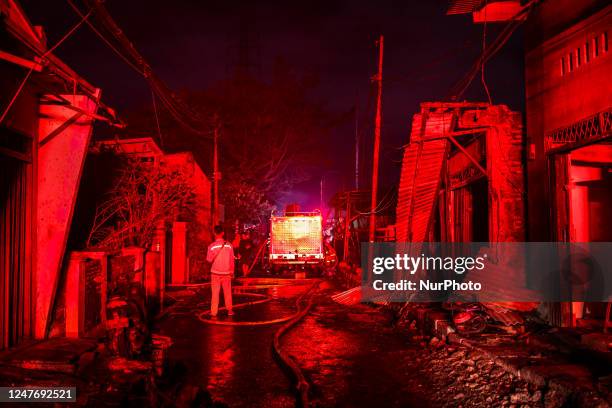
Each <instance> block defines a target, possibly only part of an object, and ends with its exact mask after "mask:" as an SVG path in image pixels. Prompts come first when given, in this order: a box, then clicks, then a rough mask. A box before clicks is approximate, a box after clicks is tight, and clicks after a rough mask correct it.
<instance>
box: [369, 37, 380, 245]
mask: <svg viewBox="0 0 612 408" xmlns="http://www.w3.org/2000/svg"><path fill="white" fill-rule="evenodd" d="M383 50H384V37H383V36H382V34H381V36H380V38H379V39H378V73H377V74H376V77H375V81H376V82H378V97H377V98H376V122H375V127H374V158H373V160H372V162H373V164H372V204H371V206H370V208H371V209H370V236H369V238H370V239H369V241H370V242H374V238H375V235H376V213H375V211H376V207H377V203H376V202H377V195H378V159H379V156H380V123H381V115H382V112H381V109H382V75H383Z"/></svg>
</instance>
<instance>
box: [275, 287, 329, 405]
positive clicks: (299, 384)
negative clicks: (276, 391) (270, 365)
mask: <svg viewBox="0 0 612 408" xmlns="http://www.w3.org/2000/svg"><path fill="white" fill-rule="evenodd" d="M319 283H320V282H317V283H315V284H314V285H312V286H311V287H310V289H309V290H308V291H307V292H306V293H304V294H303V295H302V296H300V298H299V299H298V300H297V301H296V305H297V307H298V311H297V312H296V313H295V315H294V316H293V318H292V319H291V320H289V321H288V322H287V323H285V324H284V325H283V326H282V327H280V328H279V329H278V331H277V332H276V333H275V334H274V341H273V343H272V350H273V351H274V353H275V355H276V356H277V357H278V359H279V360H280V362H281V363H282V364H283V365H284V366H285V367H286V368H287V369H288V370H290V371H291V373H292V375H293V377H294V378H295V381H296V384H295V387H296V389H297V392H298V394H299V400H298V402H299V406H300V407H302V408H308V407H309V406H310V402H309V398H308V393H309V391H310V384H309V383H308V381H306V377H305V376H304V373H303V372H302V369H301V368H300V367H299V366H298V365H297V363H296V362H295V361H294V360H293V359H292V358H291V356H289V354H287V353H285V352H284V351H283V350H282V349H281V344H280V339H281V337H283V336H284V335H285V334H286V333H287V332H288V331H289V330H290V329H291V328H292V327H293V326H295V325H296V324H297V323H298V322H299V321H300V320H302V318H303V317H304V316H306V314H308V312H309V311H310V308H311V307H312V299H313V296H310V297H308V302H307V303H306V305H305V306H304V307H302V308H300V304H301V303H302V301H303V299H304V298H305V296H306V295H308V294H309V293H310V292H311V291H312V290H313V289H314V288H315V287H318V286H319Z"/></svg>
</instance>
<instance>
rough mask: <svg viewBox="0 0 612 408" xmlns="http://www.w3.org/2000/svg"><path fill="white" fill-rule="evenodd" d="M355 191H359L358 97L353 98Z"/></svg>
mask: <svg viewBox="0 0 612 408" xmlns="http://www.w3.org/2000/svg"><path fill="white" fill-rule="evenodd" d="M355 190H359V97H356V98H355Z"/></svg>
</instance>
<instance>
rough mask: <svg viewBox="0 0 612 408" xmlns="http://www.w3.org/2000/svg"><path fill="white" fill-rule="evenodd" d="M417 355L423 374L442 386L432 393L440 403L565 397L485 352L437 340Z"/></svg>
mask: <svg viewBox="0 0 612 408" xmlns="http://www.w3.org/2000/svg"><path fill="white" fill-rule="evenodd" d="M434 339H436V338H435V337H434V338H432V341H430V346H429V349H428V351H427V352H425V353H422V354H421V355H420V356H419V357H417V358H416V363H417V365H418V368H419V370H420V371H421V372H422V373H423V375H425V376H427V377H428V378H429V380H430V381H431V382H432V385H433V388H434V389H436V390H438V392H437V393H435V394H434V395H432V399H433V401H432V402H434V404H435V405H440V406H447V405H451V406H458V407H459V406H497V407H522V408H527V407H544V406H546V407H555V406H561V405H563V399H560V398H556V395H555V394H554V393H546V392H545V390H543V389H541V388H538V387H536V386H534V385H533V384H529V383H527V382H525V381H524V380H521V379H519V378H517V377H516V376H513V375H512V374H510V373H508V372H506V371H505V370H504V369H503V368H501V367H500V366H498V365H496V364H495V363H494V362H493V361H492V360H490V359H488V358H486V357H485V356H484V355H482V354H480V353H478V352H473V351H468V350H465V349H463V348H457V347H449V346H445V345H444V344H441V342H439V341H436V340H437V339H436V340H434Z"/></svg>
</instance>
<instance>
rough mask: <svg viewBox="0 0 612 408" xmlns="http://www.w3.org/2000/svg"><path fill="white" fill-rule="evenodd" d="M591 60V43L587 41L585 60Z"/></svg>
mask: <svg viewBox="0 0 612 408" xmlns="http://www.w3.org/2000/svg"><path fill="white" fill-rule="evenodd" d="M590 60H591V44H590V43H589V42H588V41H587V42H586V43H585V44H584V62H589V61H590Z"/></svg>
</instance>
